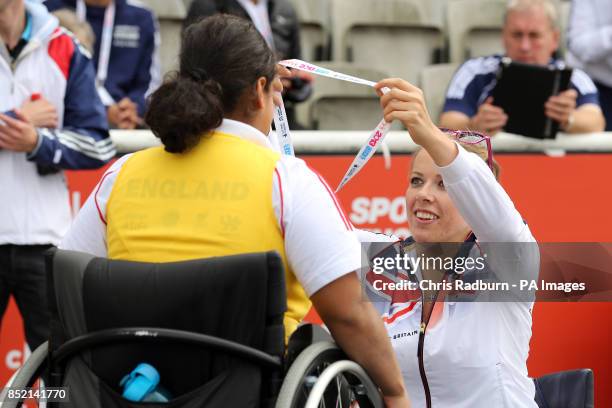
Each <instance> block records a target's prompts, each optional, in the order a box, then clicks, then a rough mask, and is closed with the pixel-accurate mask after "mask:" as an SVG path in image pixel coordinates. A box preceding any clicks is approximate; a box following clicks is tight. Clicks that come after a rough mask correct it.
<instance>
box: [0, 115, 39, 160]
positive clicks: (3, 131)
mask: <svg viewBox="0 0 612 408" xmlns="http://www.w3.org/2000/svg"><path fill="white" fill-rule="evenodd" d="M15 114H16V116H17V119H13V118H11V117H10V116H6V115H4V114H2V113H0V149H6V150H12V151H14V152H31V151H32V150H34V148H35V147H36V144H37V143H38V133H37V132H36V128H35V127H34V125H33V124H31V123H30V122H28V120H27V119H26V117H25V116H23V114H22V113H21V112H20V111H18V110H17V111H15ZM2 122H4V123H2Z"/></svg>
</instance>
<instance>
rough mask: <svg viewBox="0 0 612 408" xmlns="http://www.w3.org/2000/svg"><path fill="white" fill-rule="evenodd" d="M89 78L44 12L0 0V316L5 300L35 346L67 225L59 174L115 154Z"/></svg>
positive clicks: (72, 45)
mask: <svg viewBox="0 0 612 408" xmlns="http://www.w3.org/2000/svg"><path fill="white" fill-rule="evenodd" d="M94 78H95V73H94V69H93V65H92V64H91V61H90V57H89V55H88V53H87V52H86V51H84V50H83V49H82V48H81V47H80V46H79V44H78V43H77V42H76V40H75V39H74V38H73V36H72V35H71V34H70V33H69V32H67V31H65V30H64V29H62V28H60V27H59V26H58V22H57V19H56V18H55V17H53V16H52V15H50V14H49V12H48V11H47V9H46V8H45V7H44V6H42V5H40V4H38V3H35V2H29V1H27V2H26V1H24V0H0V174H2V182H1V183H0V196H1V197H2V204H0V313H4V310H5V308H6V306H7V302H8V299H9V295H10V294H11V293H12V294H13V295H14V296H15V299H16V301H17V305H18V306H19V309H20V311H21V313H22V315H23V317H24V320H25V332H26V339H27V342H28V344H29V346H30V348H32V349H33V348H35V347H36V346H37V345H39V344H40V343H42V342H43V341H44V340H45V339H46V337H47V333H48V328H47V325H48V322H47V320H48V318H47V312H46V308H47V303H46V295H45V293H46V292H45V291H46V289H45V273H44V264H43V256H42V253H43V252H44V250H46V249H47V248H49V247H50V246H52V245H57V244H58V243H59V241H60V240H61V238H62V237H63V236H64V234H65V233H66V231H67V230H68V227H69V226H70V222H71V212H70V203H69V197H68V188H67V186H66V181H65V177H64V174H63V172H62V169H91V168H97V167H100V166H102V165H104V164H105V163H106V162H107V161H108V160H110V159H111V158H113V157H114V156H115V147H114V145H113V143H112V141H111V140H110V137H109V134H108V129H107V124H106V113H105V110H104V106H103V105H102V103H101V101H100V99H99V97H98V95H97V92H96V87H95V81H94Z"/></svg>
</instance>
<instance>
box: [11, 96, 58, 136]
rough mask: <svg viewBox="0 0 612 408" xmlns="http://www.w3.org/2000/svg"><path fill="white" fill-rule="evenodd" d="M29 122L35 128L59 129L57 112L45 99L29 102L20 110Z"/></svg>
mask: <svg viewBox="0 0 612 408" xmlns="http://www.w3.org/2000/svg"><path fill="white" fill-rule="evenodd" d="M19 110H20V111H21V114H22V115H23V116H24V117H25V119H26V121H27V122H30V123H31V124H32V125H34V126H35V127H45V128H53V129H55V128H57V125H58V123H57V121H58V118H57V110H56V109H55V106H53V105H51V103H50V102H49V101H47V100H46V99H45V98H42V97H41V98H39V99H37V100H35V101H31V100H27V101H25V102H24V103H23V105H21V107H20V108H19Z"/></svg>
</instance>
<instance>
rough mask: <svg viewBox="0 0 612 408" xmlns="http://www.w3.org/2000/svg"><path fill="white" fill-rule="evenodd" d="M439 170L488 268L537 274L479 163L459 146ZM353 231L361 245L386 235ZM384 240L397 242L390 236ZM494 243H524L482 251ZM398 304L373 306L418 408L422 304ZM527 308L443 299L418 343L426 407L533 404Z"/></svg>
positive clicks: (505, 202)
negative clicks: (510, 255) (511, 257)
mask: <svg viewBox="0 0 612 408" xmlns="http://www.w3.org/2000/svg"><path fill="white" fill-rule="evenodd" d="M439 172H440V174H441V176H442V179H443V180H444V186H445V188H446V190H447V191H448V194H449V195H450V197H451V199H452V200H453V203H454V204H455V206H456V207H457V208H458V209H459V211H460V213H461V215H462V216H463V218H464V219H465V220H466V221H467V223H468V225H470V226H471V227H472V231H473V232H474V234H475V236H476V237H477V238H478V242H479V247H481V248H484V250H485V251H486V253H487V255H488V258H487V265H489V266H490V269H491V270H492V271H493V273H494V274H495V275H498V274H499V275H502V274H508V273H512V274H515V272H517V271H518V273H519V274H521V276H520V278H521V279H523V278H524V279H536V278H537V276H533V273H534V272H535V273H536V274H537V270H538V266H539V252H538V250H537V244H536V243H535V239H534V237H533V236H532V234H531V232H530V231H529V228H528V226H527V225H526V224H525V223H524V222H523V219H522V218H521V216H520V214H519V213H518V211H517V210H516V209H515V207H514V204H513V203H512V201H511V200H510V197H508V195H507V194H506V192H505V191H504V190H503V188H502V187H501V185H500V184H499V183H497V181H496V180H495V178H494V176H493V174H492V172H491V171H490V170H489V168H488V167H487V165H486V164H485V163H484V161H483V160H482V159H480V158H479V157H478V156H476V155H475V154H472V153H469V152H467V151H465V150H464V149H463V148H461V147H460V148H459V154H458V156H457V157H456V158H455V160H454V161H453V162H452V163H451V164H449V165H448V166H446V167H442V168H439ZM358 235H359V239H360V240H361V241H362V242H381V241H384V240H385V238H384V236H383V235H381V234H373V233H368V232H364V231H359V232H358ZM386 240H387V242H397V241H398V239H397V238H396V237H387V238H386ZM500 242H507V243H529V244H525V245H523V244H509V245H508V246H507V247H506V246H503V247H501V246H499V244H491V245H489V246H488V247H489V248H490V250H486V248H487V243H500ZM479 247H477V246H475V247H474V248H473V251H479ZM500 248H501V250H502V251H503V250H504V249H505V248H508V249H509V250H514V249H518V250H520V251H522V252H521V253H520V254H519V255H520V256H518V257H517V258H518V259H520V265H519V267H518V268H517V267H516V264H512V265H510V264H509V263H507V262H504V259H507V258H504V257H505V256H506V253H503V254H501V255H500V253H499V252H500ZM496 251H497V253H496ZM499 258H504V259H499ZM522 274H525V276H522ZM506 278H507V277H506ZM513 278H515V276H514V277H513ZM400 302H401V301H398V302H397V303H391V302H389V303H388V304H376V306H377V309H378V310H379V311H381V313H383V318H384V320H385V326H386V328H387V331H388V333H389V337H390V340H391V344H392V345H393V348H394V350H395V352H396V356H397V358H398V362H399V364H400V368H401V370H402V375H403V377H404V383H405V384H406V389H407V391H408V395H409V396H410V399H411V402H412V406H413V408H423V407H425V392H424V389H423V383H422V380H421V376H420V373H419V364H418V358H417V350H418V340H419V327H420V323H421V302H420V301H417V302H406V301H405V300H404V302H405V303H400ZM382 303H386V302H384V301H383V302H382ZM532 308H533V303H532V302H527V301H526V302H508V301H507V302H483V301H473V302H452V301H446V302H444V303H443V309H442V313H441V317H440V318H439V320H438V321H437V322H436V323H435V324H431V323H430V326H429V327H428V328H427V332H426V335H425V343H424V353H423V354H424V365H425V373H426V376H427V381H428V384H429V387H430V393H431V397H432V406H433V407H452V408H492V407H495V408H518V407H520V408H523V407H528V408H537V405H536V403H535V401H534V396H535V387H534V384H533V381H532V380H531V379H530V378H529V377H528V373H527V357H528V355H529V340H530V338H531V311H532Z"/></svg>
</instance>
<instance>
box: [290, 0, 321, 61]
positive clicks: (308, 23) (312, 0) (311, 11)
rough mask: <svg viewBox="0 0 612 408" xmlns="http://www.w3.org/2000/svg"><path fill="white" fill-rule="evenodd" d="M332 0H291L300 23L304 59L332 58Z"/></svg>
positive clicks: (319, 59)
mask: <svg viewBox="0 0 612 408" xmlns="http://www.w3.org/2000/svg"><path fill="white" fill-rule="evenodd" d="M329 2H330V0H308V1H304V0H291V3H293V7H294V8H295V11H296V13H297V15H298V19H299V21H300V41H301V48H302V59H304V60H306V61H321V60H328V59H329V58H330V37H331V34H330V28H329V27H330V23H331V22H330V17H329V16H330V4H329Z"/></svg>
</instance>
